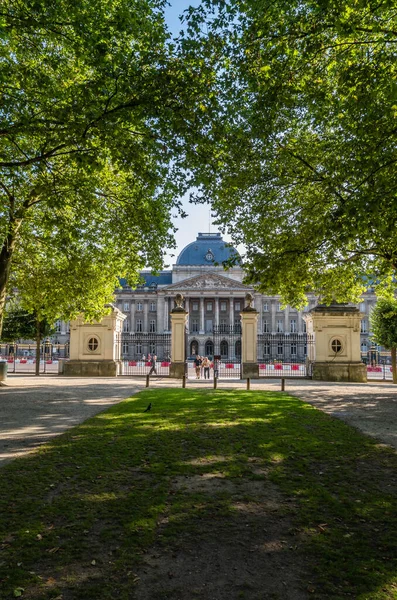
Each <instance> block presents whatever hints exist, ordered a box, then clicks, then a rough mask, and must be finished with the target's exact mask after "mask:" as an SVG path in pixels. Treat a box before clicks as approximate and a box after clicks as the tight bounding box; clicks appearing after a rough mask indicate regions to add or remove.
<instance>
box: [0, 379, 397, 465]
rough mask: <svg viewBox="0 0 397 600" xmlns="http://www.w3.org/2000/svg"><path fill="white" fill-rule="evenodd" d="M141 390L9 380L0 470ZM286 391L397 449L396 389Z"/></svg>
mask: <svg viewBox="0 0 397 600" xmlns="http://www.w3.org/2000/svg"><path fill="white" fill-rule="evenodd" d="M152 385H153V386H154V387H181V382H180V381H176V380H170V379H167V378H163V379H162V378H160V379H154V380H153V381H152ZM143 386H144V380H142V379H132V378H131V379H125V378H103V379H90V378H85V379H83V378H72V377H60V376H41V377H38V378H36V377H33V376H18V375H11V376H9V377H8V380H7V387H0V466H1V465H3V464H6V463H7V462H8V461H10V460H12V459H13V458H15V457H17V456H21V455H23V454H26V453H27V452H29V451H31V450H33V449H34V448H36V447H37V446H39V445H40V444H43V443H44V442H47V441H49V440H50V439H51V438H52V437H54V436H56V435H59V434H60V433H63V432H64V431H66V429H68V428H70V427H73V426H74V425H77V424H78V423H82V422H83V421H85V420H86V419H88V418H89V417H91V416H93V415H95V414H97V413H99V412H101V411H102V410H105V409H106V408H108V407H109V406H112V405H113V404H116V403H117V402H120V401H121V400H123V399H124V398H128V397H129V396H131V395H132V394H135V393H136V392H138V391H139V390H140V389H142V388H143ZM188 386H189V387H196V386H197V387H200V388H201V387H212V382H209V383H208V382H204V381H191V382H188ZM218 387H220V388H230V387H232V388H241V389H244V388H245V382H239V381H238V382H236V381H233V382H227V381H225V382H219V384H218ZM251 389H253V390H254V389H261V390H279V389H280V381H278V380H266V381H261V382H259V381H258V380H256V381H252V382H251ZM286 392H288V393H290V394H293V395H295V396H297V397H299V398H302V399H303V400H305V401H307V402H309V403H311V404H313V405H314V406H316V407H317V408H319V409H321V410H323V411H324V412H327V413H329V414H331V415H333V416H335V417H337V418H340V419H342V420H343V421H345V422H346V423H349V424H350V425H353V426H354V427H357V428H358V429H360V430H361V431H363V432H364V433H366V434H368V435H371V436H373V437H375V438H377V439H379V441H381V442H383V443H386V444H389V445H391V446H393V447H394V448H396V449H397V386H393V385H392V384H389V383H381V384H374V383H368V384H346V383H343V384H341V383H319V382H314V381H308V380H302V381H299V380H287V381H286Z"/></svg>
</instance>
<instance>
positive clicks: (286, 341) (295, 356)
mask: <svg viewBox="0 0 397 600" xmlns="http://www.w3.org/2000/svg"><path fill="white" fill-rule="evenodd" d="M313 346H314V336H312V335H309V334H307V333H284V334H281V333H275V334H274V333H261V334H259V335H258V367H259V377H281V378H283V377H309V378H310V377H311V376H312V362H311V360H309V357H311V356H312V355H313V352H312V349H313Z"/></svg>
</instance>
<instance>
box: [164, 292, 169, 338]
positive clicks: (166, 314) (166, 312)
mask: <svg viewBox="0 0 397 600" xmlns="http://www.w3.org/2000/svg"><path fill="white" fill-rule="evenodd" d="M168 319H169V299H168V298H164V331H169V330H170V328H169V324H168Z"/></svg>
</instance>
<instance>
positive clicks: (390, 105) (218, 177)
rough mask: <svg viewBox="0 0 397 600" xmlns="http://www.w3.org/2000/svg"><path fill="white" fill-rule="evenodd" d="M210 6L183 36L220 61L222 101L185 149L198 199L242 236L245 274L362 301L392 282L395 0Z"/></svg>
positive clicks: (279, 287) (292, 294)
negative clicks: (370, 290) (369, 288)
mask: <svg viewBox="0 0 397 600" xmlns="http://www.w3.org/2000/svg"><path fill="white" fill-rule="evenodd" d="M204 4H205V6H206V8H207V10H206V12H205V13H204V16H203V9H202V8H201V9H199V10H198V11H192V12H191V15H190V16H189V19H190V29H189V36H190V38H191V39H193V40H196V41H197V40H200V41H201V46H202V47H203V48H205V50H204V51H205V52H207V53H208V52H209V48H212V52H213V54H214V56H215V57H216V58H217V65H218V80H217V84H216V87H214V89H213V93H216V94H217V95H218V96H219V97H222V100H223V107H222V110H221V111H220V112H219V114H214V113H208V111H207V112H206V113H205V114H207V115H208V118H207V122H206V124H205V131H206V132H207V135H205V136H204V135H203V137H202V140H201V142H200V144H199V145H198V146H197V145H196V147H195V153H193V152H192V153H191V155H190V160H191V163H192V165H194V166H193V168H194V169H195V173H196V176H195V184H196V186H197V187H198V190H199V192H198V193H197V194H196V196H195V199H196V201H203V200H204V199H207V200H211V201H212V207H213V210H214V213H215V215H216V217H217V222H218V224H220V225H221V226H222V227H223V228H224V229H225V228H226V229H228V230H229V232H230V233H231V235H232V238H233V240H234V242H235V243H242V244H245V246H246V249H247V250H246V256H245V267H246V269H247V271H248V278H247V282H249V283H253V284H257V286H258V288H259V290H260V291H262V292H265V293H266V292H267V293H280V294H282V296H283V297H284V300H285V301H286V302H289V303H291V304H293V305H302V304H304V303H305V302H306V292H307V290H308V289H310V290H312V291H314V292H316V293H318V294H320V295H322V296H323V299H324V301H330V300H331V299H337V300H339V301H346V300H355V301H357V300H358V298H359V296H360V294H361V293H362V291H363V290H364V288H365V285H366V283H367V282H368V277H371V279H372V281H374V280H376V281H378V282H379V283H380V282H386V281H388V282H391V281H392V275H393V274H395V272H396V269H397V227H396V225H397V222H396V220H397V210H396V209H397V192H396V190H397V170H396V168H395V167H396V162H397V144H396V137H397V127H396V118H397V96H396V78H397V61H396V42H397V13H396V12H395V4H394V3H393V2H391V1H386V2H382V3H379V2H373V1H372V0H363V1H360V2H351V1H350V0H342V1H341V2H335V1H334V0H324V1H322V2H318V1H317V0H304V1H303V2H302V1H301V0H299V1H298V0H275V1H274V2H271V3H269V2H265V1H262V2H239V1H237V0H236V1H234V0H229V1H226V2H218V3H214V2H209V1H208V2H205V3H204ZM214 5H215V9H214ZM211 14H212V21H211V23H212V24H210V26H209V27H210V33H209V34H207V33H205V34H203V30H202V24H203V22H204V21H205V20H206V21H208V20H209V18H210V17H211ZM196 51H199V50H198V47H197V49H196ZM199 111H200V107H197V112H199ZM202 132H203V133H204V127H203V129H202ZM203 156H205V157H206V158H207V160H205V161H204V160H203Z"/></svg>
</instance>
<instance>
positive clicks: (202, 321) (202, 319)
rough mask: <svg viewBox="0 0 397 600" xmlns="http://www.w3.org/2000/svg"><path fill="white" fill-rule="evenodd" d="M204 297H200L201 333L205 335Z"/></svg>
mask: <svg viewBox="0 0 397 600" xmlns="http://www.w3.org/2000/svg"><path fill="white" fill-rule="evenodd" d="M204 325H205V323H204V297H203V296H200V331H199V333H205V329H204Z"/></svg>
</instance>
